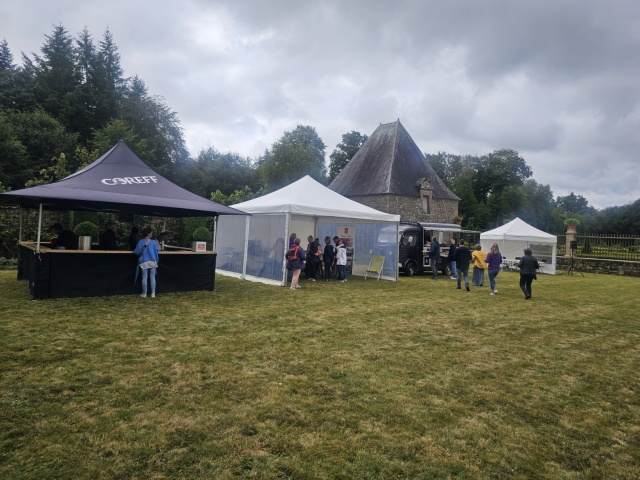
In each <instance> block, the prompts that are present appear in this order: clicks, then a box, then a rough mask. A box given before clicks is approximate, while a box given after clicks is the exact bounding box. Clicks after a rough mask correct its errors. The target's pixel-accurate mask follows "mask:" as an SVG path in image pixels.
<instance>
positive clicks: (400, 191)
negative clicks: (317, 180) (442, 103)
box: [329, 120, 460, 200]
mask: <svg viewBox="0 0 640 480" xmlns="http://www.w3.org/2000/svg"><path fill="white" fill-rule="evenodd" d="M421 178H426V179H427V180H429V182H430V183H431V185H432V187H433V193H432V195H433V197H434V198H437V199H449V200H460V199H459V198H458V197H457V196H456V195H455V194H454V193H453V192H452V191H451V190H449V189H448V188H447V187H446V185H445V184H444V183H443V182H442V180H441V179H440V177H438V174H437V173H436V172H435V171H434V170H433V168H431V165H429V163H428V162H427V161H426V159H425V157H424V155H423V153H422V152H421V151H420V149H419V148H418V146H417V145H416V143H415V142H414V141H413V139H412V138H411V135H409V132H407V130H406V129H405V128H404V127H403V126H402V124H401V123H400V120H398V121H396V122H392V123H385V124H381V125H380V126H379V127H378V128H376V130H375V131H374V132H373V134H371V136H370V137H369V139H368V140H367V141H366V143H365V144H364V145H363V146H362V148H361V149H360V150H359V151H358V153H356V154H355V155H354V157H353V158H352V159H351V160H350V161H349V163H348V164H347V166H346V167H345V168H344V170H342V172H340V174H339V175H338V176H337V177H336V178H335V179H334V180H333V182H331V185H329V188H330V189H331V190H333V191H334V192H337V193H339V194H341V195H344V196H347V197H352V196H358V195H382V194H387V195H404V196H409V197H419V196H420V189H419V187H418V186H416V184H417V182H418V180H420V179H421Z"/></svg>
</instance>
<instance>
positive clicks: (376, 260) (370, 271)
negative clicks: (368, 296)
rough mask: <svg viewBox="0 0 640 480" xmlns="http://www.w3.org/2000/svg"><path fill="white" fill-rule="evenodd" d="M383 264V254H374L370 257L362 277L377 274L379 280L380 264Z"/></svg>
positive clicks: (380, 273)
mask: <svg viewBox="0 0 640 480" xmlns="http://www.w3.org/2000/svg"><path fill="white" fill-rule="evenodd" d="M383 265H384V256H383V255H374V256H373V257H371V260H370V261H369V267H368V268H367V269H366V270H365V273H364V278H365V279H366V278H367V276H369V275H370V276H372V277H373V276H375V275H377V276H378V278H377V280H380V276H381V275H382V266H383Z"/></svg>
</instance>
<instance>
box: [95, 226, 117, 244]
mask: <svg viewBox="0 0 640 480" xmlns="http://www.w3.org/2000/svg"><path fill="white" fill-rule="evenodd" d="M117 231H118V226H117V225H116V224H115V223H113V222H111V223H108V224H107V229H106V230H105V231H104V232H102V235H100V243H99V244H98V248H99V249H100V250H118V238H117V237H116V232H117Z"/></svg>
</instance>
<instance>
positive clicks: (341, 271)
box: [336, 238, 347, 283]
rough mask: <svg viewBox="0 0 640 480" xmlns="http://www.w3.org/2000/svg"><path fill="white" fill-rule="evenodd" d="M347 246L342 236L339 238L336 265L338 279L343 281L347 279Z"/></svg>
mask: <svg viewBox="0 0 640 480" xmlns="http://www.w3.org/2000/svg"><path fill="white" fill-rule="evenodd" d="M346 266H347V247H346V246H345V244H344V242H343V241H342V239H341V238H338V246H337V247H336V267H337V269H338V280H339V281H341V282H342V283H344V282H346V281H347V275H346V271H345V270H346Z"/></svg>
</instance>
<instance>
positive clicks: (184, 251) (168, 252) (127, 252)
mask: <svg viewBox="0 0 640 480" xmlns="http://www.w3.org/2000/svg"><path fill="white" fill-rule="evenodd" d="M20 245H22V246H23V247H25V248H28V249H29V250H33V251H34V252H35V251H36V242H20ZM47 245H48V242H47ZM40 251H41V252H44V253H73V254H81V255H86V254H90V253H109V254H115V255H131V254H132V253H133V252H132V251H131V250H99V249H97V248H95V249H93V250H56V249H55V248H51V247H49V246H46V245H45V244H43V243H41V244H40ZM159 253H160V255H207V254H209V255H211V254H215V253H216V252H194V251H193V250H189V249H180V250H173V249H172V250H160V252H159Z"/></svg>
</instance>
